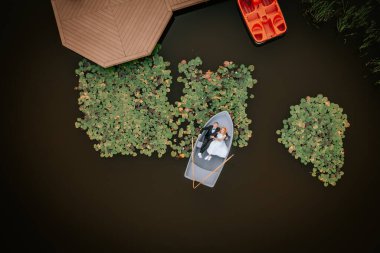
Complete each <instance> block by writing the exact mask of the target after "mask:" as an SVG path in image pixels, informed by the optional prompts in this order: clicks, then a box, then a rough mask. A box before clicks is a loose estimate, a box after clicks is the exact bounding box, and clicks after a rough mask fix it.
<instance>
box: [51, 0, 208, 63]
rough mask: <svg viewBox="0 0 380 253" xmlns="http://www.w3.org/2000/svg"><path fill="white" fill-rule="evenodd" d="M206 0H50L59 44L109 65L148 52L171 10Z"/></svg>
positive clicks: (166, 22)
mask: <svg viewBox="0 0 380 253" xmlns="http://www.w3.org/2000/svg"><path fill="white" fill-rule="evenodd" d="M204 1H205V0H51V2H52V5H53V9H54V14H55V17H56V20H57V25H58V30H59V33H60V36H61V40H62V44H63V45H64V46H66V47H68V48H69V49H71V50H73V51H75V52H77V53H78V54H80V55H82V56H84V57H86V58H87V59H90V60H91V61H93V62H95V63H97V64H99V65H101V66H103V67H110V66H113V65H117V64H120V63H123V62H127V61H131V60H134V59H137V58H140V57H144V56H147V55H150V54H151V53H152V51H153V49H154V47H155V45H156V43H157V41H158V40H159V38H160V37H161V35H162V33H163V31H164V30H165V28H166V26H167V24H168V22H169V20H170V18H171V16H172V14H173V13H172V11H173V10H178V9H180V8H184V7H187V6H190V5H193V4H197V3H200V2H204Z"/></svg>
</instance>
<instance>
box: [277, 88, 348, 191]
mask: <svg viewBox="0 0 380 253" xmlns="http://www.w3.org/2000/svg"><path fill="white" fill-rule="evenodd" d="M283 124H284V127H283V128H282V129H281V130H277V132H276V133H277V134H278V135H280V138H278V142H279V143H282V144H283V145H284V146H285V147H286V148H287V149H288V152H289V153H290V154H291V155H292V156H294V157H295V158H296V159H300V161H301V163H303V164H305V165H306V164H309V163H311V164H312V165H313V171H312V173H311V174H312V176H313V177H318V179H319V180H320V181H322V182H323V184H324V186H328V185H333V186H335V185H336V182H337V181H338V180H339V179H340V178H341V177H342V175H343V174H344V173H343V171H342V167H343V164H344V149H343V138H344V137H345V135H344V132H345V130H346V128H347V127H349V126H350V124H349V122H348V120H347V115H346V114H343V109H342V108H340V107H339V106H338V105H337V104H334V103H331V102H330V101H329V100H328V98H327V97H324V96H322V95H318V96H317V97H306V98H303V99H301V103H300V104H299V105H295V106H291V107H290V117H289V118H288V119H285V120H284V121H283Z"/></svg>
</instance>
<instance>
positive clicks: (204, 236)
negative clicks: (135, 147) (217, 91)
mask: <svg viewBox="0 0 380 253" xmlns="http://www.w3.org/2000/svg"><path fill="white" fill-rule="evenodd" d="M25 2H26V3H25V4H22V3H21V2H19V1H18V3H9V4H8V5H9V7H7V8H6V9H7V10H9V11H7V12H6V13H5V14H4V15H3V16H2V18H1V26H0V27H1V37H0V40H1V41H0V43H1V48H0V50H1V51H0V52H1V60H2V61H1V69H2V73H3V75H2V78H1V88H2V91H1V108H2V129H3V130H2V131H1V132H2V135H1V136H2V138H1V139H2V146H3V152H2V166H1V167H2V168H1V186H2V189H1V190H2V195H1V196H2V199H3V201H2V202H3V208H2V211H3V216H2V217H3V220H4V221H5V224H4V225H3V226H2V230H3V232H5V233H6V236H5V237H3V238H2V239H3V240H4V243H2V244H1V246H0V247H6V248H8V250H7V251H4V252H12V251H16V250H24V251H25V250H32V249H36V250H39V251H40V252H118V251H120V252H159V251H165V252H194V251H195V250H197V252H375V248H376V247H379V243H380V228H379V225H380V221H379V213H380V208H379V205H378V204H379V194H380V185H379V183H378V182H379V176H380V170H379V168H380V162H379V159H378V154H379V151H380V149H379V144H380V138H379V137H380V134H379V131H378V129H379V123H380V118H379V112H380V99H379V96H380V94H379V92H380V91H379V90H378V89H376V88H375V87H374V86H373V85H372V84H371V83H370V82H369V81H368V80H366V79H364V78H363V75H364V69H363V67H362V63H361V62H360V60H358V57H357V53H356V51H355V49H354V47H350V46H344V45H343V44H342V40H341V38H340V37H338V36H337V34H336V33H335V31H334V30H333V28H324V29H321V30H316V29H315V28H313V27H312V26H310V25H308V24H307V22H306V20H305V18H304V17H303V16H302V13H301V11H300V8H299V6H298V4H295V3H294V2H293V1H287V2H286V1H280V4H281V6H282V9H283V12H284V15H285V18H286V21H287V24H288V33H287V34H286V36H285V37H283V38H281V39H279V40H275V41H273V42H271V43H268V44H266V45H263V46H260V47H257V46H254V45H253V43H252V40H251V39H250V37H249V35H248V33H247V31H246V29H245V27H244V24H243V23H242V20H241V17H240V15H239V12H238V9H237V5H236V3H235V1H232V0H231V1H218V2H213V3H211V4H207V5H206V6H203V7H197V8H191V9H190V10H188V11H184V12H180V13H176V15H175V17H174V19H173V22H172V23H171V25H170V27H169V28H168V29H167V31H166V33H165V35H164V36H163V38H162V40H161V42H162V46H163V48H162V51H161V54H162V55H163V56H164V57H165V59H166V60H168V61H170V62H172V69H173V70H175V69H176V65H177V63H178V62H179V61H180V60H182V59H189V58H193V57H195V56H200V57H202V59H203V61H204V69H205V70H207V69H209V68H210V69H215V68H216V67H217V66H218V65H220V64H222V63H223V61H224V60H232V61H235V62H237V63H244V64H253V65H255V67H256V71H255V78H257V79H258V80H259V83H258V84H257V86H256V87H255V88H254V89H253V93H254V94H255V99H254V100H250V102H249V109H248V114H249V117H250V118H252V119H253V124H252V129H253V132H254V136H253V138H252V139H251V141H250V145H249V146H248V147H247V148H244V149H235V151H234V153H235V155H236V156H235V158H233V160H231V162H230V163H229V164H228V165H227V166H226V167H225V169H224V170H223V173H222V175H221V177H220V178H219V181H218V183H217V184H216V187H215V188H213V189H210V188H206V187H200V188H198V190H197V191H193V190H192V188H191V181H189V180H187V179H185V178H184V177H183V173H184V169H185V166H186V161H185V160H176V159H172V158H170V157H169V155H168V156H166V157H164V158H163V159H155V158H146V157H139V158H132V157H116V158H113V159H101V158H100V157H99V154H98V153H97V152H95V151H94V149H93V147H92V143H91V142H90V141H89V139H88V137H87V136H86V134H85V133H84V132H83V131H80V130H78V129H75V128H74V122H75V120H76V118H77V117H79V116H80V113H79V111H78V108H77V101H76V100H77V95H78V94H77V92H76V91H75V90H74V86H75V85H76V83H77V79H76V77H75V75H74V69H75V68H76V65H77V63H78V61H79V60H80V59H81V57H80V56H78V55H77V54H75V53H73V52H71V51H70V50H68V49H66V48H64V47H62V46H61V43H60V38H59V35H58V31H57V28H56V23H55V20H54V16H53V12H52V9H51V6H50V2H49V1H39V2H33V3H32V2H30V1H25ZM175 73H176V72H175V71H174V74H175ZM173 90H174V91H173V93H172V94H171V99H173V100H174V99H175V98H176V97H178V96H179V95H180V91H181V87H180V86H175V87H173ZM318 93H322V94H324V95H325V96H327V97H329V98H330V99H331V101H332V102H335V103H337V104H339V105H340V106H341V107H343V108H344V112H345V113H346V114H347V115H348V118H349V121H350V123H351V127H350V128H349V129H348V131H347V135H346V136H347V137H346V139H345V152H346V160H345V166H344V172H345V175H344V177H343V179H342V180H341V181H339V182H338V185H337V186H336V187H335V188H332V187H330V188H327V189H326V188H324V187H323V185H322V184H321V183H320V182H318V181H317V180H315V179H314V178H312V177H311V176H310V175H309V174H308V169H307V168H305V167H304V166H302V165H301V164H300V163H299V162H298V161H296V160H294V159H293V158H292V157H291V156H289V154H288V153H287V151H286V149H285V148H284V147H283V146H282V145H280V144H278V143H277V141H276V138H277V136H276V134H275V131H276V130H277V129H279V128H281V126H282V120H283V119H284V118H286V117H288V113H289V106H290V105H292V104H296V103H298V102H299V100H300V98H301V97H305V96H307V95H310V96H314V95H316V94H318ZM377 249H378V248H377Z"/></svg>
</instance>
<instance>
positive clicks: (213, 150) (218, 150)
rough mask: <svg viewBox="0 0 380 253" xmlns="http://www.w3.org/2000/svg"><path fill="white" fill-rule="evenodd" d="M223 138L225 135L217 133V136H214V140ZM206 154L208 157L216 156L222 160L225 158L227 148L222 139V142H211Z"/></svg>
mask: <svg viewBox="0 0 380 253" xmlns="http://www.w3.org/2000/svg"><path fill="white" fill-rule="evenodd" d="M225 137H226V135H224V134H221V133H218V135H217V136H216V138H218V139H220V138H225ZM207 153H208V154H209V155H216V156H219V157H222V158H226V157H227V154H228V148H227V145H226V143H225V142H224V139H223V140H222V141H218V140H213V141H212V142H211V143H210V146H209V147H208V149H207Z"/></svg>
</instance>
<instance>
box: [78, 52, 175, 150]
mask: <svg viewBox="0 0 380 253" xmlns="http://www.w3.org/2000/svg"><path fill="white" fill-rule="evenodd" d="M168 65H169V63H168V62H165V61H164V60H163V58H162V57H161V56H159V55H158V54H157V50H156V51H155V52H154V53H153V54H152V56H150V57H146V58H144V59H142V60H136V61H132V62H128V63H125V64H122V65H118V66H116V67H111V68H107V69H104V68H102V67H100V66H98V65H96V64H93V63H90V62H89V61H87V60H82V61H81V62H79V68H78V69H77V70H76V74H77V75H78V76H79V85H78V87H77V89H78V90H79V91H80V97H79V99H78V103H79V105H80V107H79V109H80V111H81V112H83V115H84V116H83V118H78V120H77V122H76V123H75V125H76V127H77V128H82V129H83V130H85V131H86V132H87V134H88V136H89V137H90V139H91V140H95V141H96V142H97V143H96V144H95V145H94V147H95V149H96V150H98V151H100V155H101V156H102V157H112V156H113V155H115V154H122V155H132V156H136V155H137V154H138V153H141V154H145V155H148V156H151V155H152V154H153V153H154V152H157V154H158V156H159V157H160V156H162V155H163V154H165V153H166V149H167V145H168V141H169V140H170V139H171V138H172V135H173V132H172V127H173V126H175V124H174V123H173V113H172V111H173V107H172V105H171V104H169V102H168V98H167V93H168V92H169V88H170V85H171V82H172V77H171V75H170V70H168V69H167V66H168Z"/></svg>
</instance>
